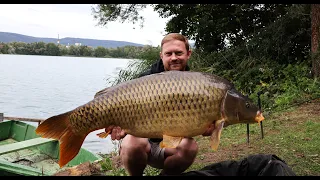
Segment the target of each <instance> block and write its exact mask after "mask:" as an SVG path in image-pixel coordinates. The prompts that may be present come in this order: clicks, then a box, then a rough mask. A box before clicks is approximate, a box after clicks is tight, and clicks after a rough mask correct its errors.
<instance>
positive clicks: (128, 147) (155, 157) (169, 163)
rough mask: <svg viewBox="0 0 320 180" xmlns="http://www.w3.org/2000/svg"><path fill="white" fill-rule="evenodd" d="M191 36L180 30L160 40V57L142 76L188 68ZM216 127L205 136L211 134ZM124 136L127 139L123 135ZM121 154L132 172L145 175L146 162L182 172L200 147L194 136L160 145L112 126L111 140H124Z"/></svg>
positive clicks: (164, 172)
mask: <svg viewBox="0 0 320 180" xmlns="http://www.w3.org/2000/svg"><path fill="white" fill-rule="evenodd" d="M191 53H192V52H191V49H190V45H189V42H188V39H187V38H186V37H185V36H183V35H181V34H179V33H170V34H168V35H166V36H165V37H164V38H163V40H162V42H161V52H160V58H161V59H159V60H158V61H157V62H156V63H155V64H153V65H152V67H151V68H150V69H149V70H148V71H146V72H144V73H142V74H141V75H140V77H142V76H145V75H150V74H154V73H160V72H163V71H171V70H178V71H189V69H190V68H189V66H188V65H187V63H188V60H189V58H190V56H191ZM212 130H213V126H211V128H209V129H208V130H207V132H205V133H204V134H203V135H205V136H210V135H211V133H212ZM123 137H124V138H123ZM122 138H123V140H122V143H121V147H120V157H121V161H122V162H123V164H124V167H125V168H126V169H127V171H128V172H129V174H130V175H134V176H135V175H142V174H143V171H144V169H145V167H146V165H147V164H149V165H150V166H152V167H154V168H158V169H162V171H161V173H162V174H168V175H169V174H180V173H182V172H183V171H185V170H186V169H187V168H188V167H189V166H190V165H191V164H192V163H193V161H194V159H195V157H196V155H197V152H198V146H197V143H196V141H195V140H194V139H193V138H183V139H182V140H181V143H180V144H179V145H178V146H177V147H176V148H161V147H159V143H160V142H161V141H162V139H153V138H149V139H148V138H139V137H135V136H132V135H125V133H124V131H121V128H120V127H116V128H114V129H113V131H112V133H111V139H112V140H115V139H117V140H120V139H122Z"/></svg>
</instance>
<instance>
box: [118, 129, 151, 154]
mask: <svg viewBox="0 0 320 180" xmlns="http://www.w3.org/2000/svg"><path fill="white" fill-rule="evenodd" d="M148 148H149V149H148ZM148 150H150V147H148V139H146V138H139V137H135V136H132V135H129V134H128V135H126V136H125V137H124V138H123V139H122V142H121V144H120V155H122V154H124V153H125V154H128V155H131V154H135V153H147V152H148Z"/></svg>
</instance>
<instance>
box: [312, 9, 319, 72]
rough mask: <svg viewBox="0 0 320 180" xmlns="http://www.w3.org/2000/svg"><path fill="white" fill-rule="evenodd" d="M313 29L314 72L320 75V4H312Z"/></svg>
mask: <svg viewBox="0 0 320 180" xmlns="http://www.w3.org/2000/svg"><path fill="white" fill-rule="evenodd" d="M311 29H312V38H311V53H312V74H313V76H314V77H320V51H319V43H320V4H312V5H311Z"/></svg>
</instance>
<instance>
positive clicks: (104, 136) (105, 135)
mask: <svg viewBox="0 0 320 180" xmlns="http://www.w3.org/2000/svg"><path fill="white" fill-rule="evenodd" d="M110 132H111V130H109V131H108V132H101V133H98V134H97V136H99V138H106V137H107V136H108V135H109V134H110Z"/></svg>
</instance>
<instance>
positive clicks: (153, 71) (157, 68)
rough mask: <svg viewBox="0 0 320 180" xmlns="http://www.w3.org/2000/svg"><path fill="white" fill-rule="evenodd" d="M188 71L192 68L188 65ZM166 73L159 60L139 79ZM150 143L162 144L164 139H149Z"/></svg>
mask: <svg viewBox="0 0 320 180" xmlns="http://www.w3.org/2000/svg"><path fill="white" fill-rule="evenodd" d="M185 70H186V71H189V70H190V68H189V66H188V65H187V67H186V69H185ZM163 71H165V70H164V66H163V62H162V59H159V60H158V61H157V62H155V63H154V64H153V65H151V68H150V69H149V70H147V71H145V72H143V73H141V74H140V75H139V77H142V76H146V75H150V74H156V73H160V72H163ZM149 141H152V142H161V141H162V138H161V139H157V138H151V139H149Z"/></svg>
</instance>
